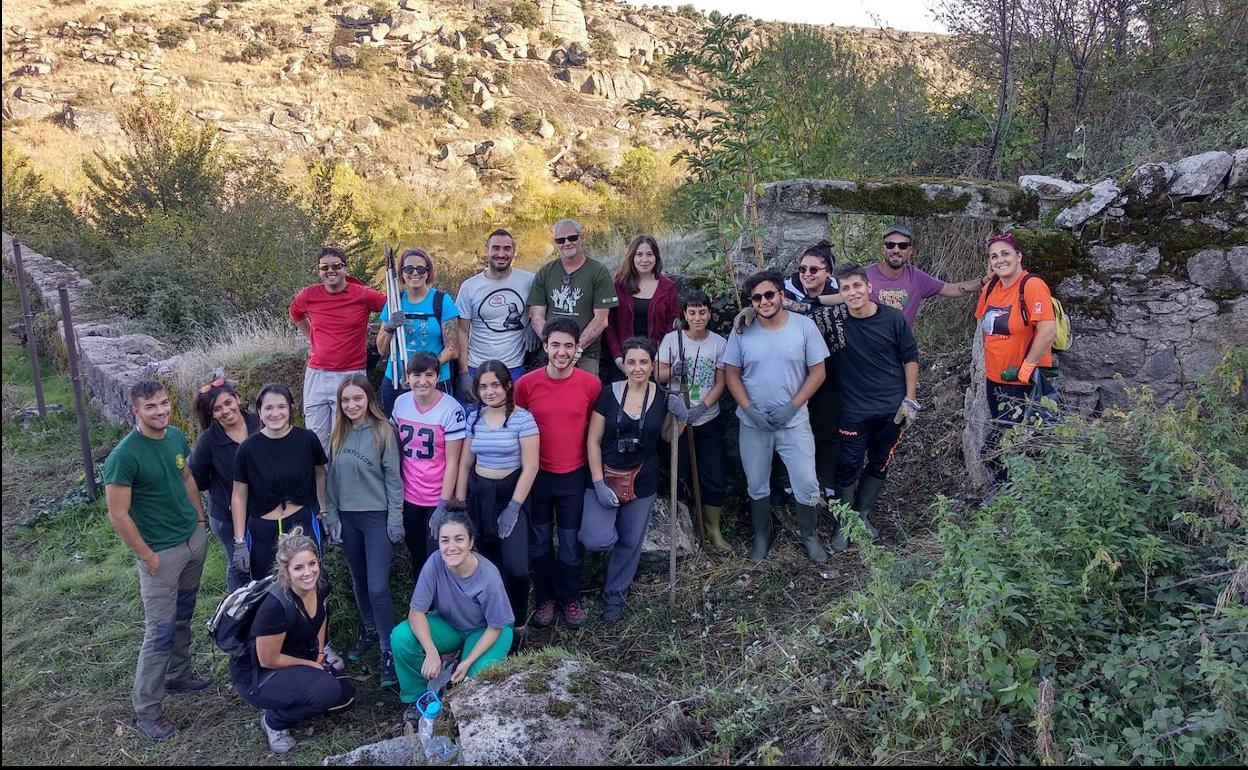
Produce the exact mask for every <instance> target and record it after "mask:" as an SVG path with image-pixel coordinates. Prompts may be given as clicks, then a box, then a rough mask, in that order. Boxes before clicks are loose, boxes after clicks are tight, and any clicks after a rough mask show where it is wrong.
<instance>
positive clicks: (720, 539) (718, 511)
mask: <svg viewBox="0 0 1248 770" xmlns="http://www.w3.org/2000/svg"><path fill="white" fill-rule="evenodd" d="M723 515H724V509H723V508H721V507H720V506H718V505H704V506H702V521H703V523H705V524H706V540H707V542H708V543H710V544H711V547H712V548H714V549H715V550H717V551H727V550H730V549H729V547H728V543H727V542H726V541H725V540H724V533H723V532H721V531H720V529H719V522H720V519H721V518H722V517H723Z"/></svg>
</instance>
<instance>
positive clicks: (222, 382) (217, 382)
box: [199, 377, 225, 393]
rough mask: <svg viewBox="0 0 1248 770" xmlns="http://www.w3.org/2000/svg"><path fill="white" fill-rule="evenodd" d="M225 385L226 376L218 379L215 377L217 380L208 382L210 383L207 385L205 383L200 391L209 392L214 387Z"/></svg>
mask: <svg viewBox="0 0 1248 770" xmlns="http://www.w3.org/2000/svg"><path fill="white" fill-rule="evenodd" d="M224 385H225V378H224V377H218V378H217V379H215V380H213V381H212V382H210V383H208V384H207V385H205V386H204V387H202V388H200V389H199V392H200V393H207V392H208V391H210V390H212V389H213V388H220V387H223V386H224Z"/></svg>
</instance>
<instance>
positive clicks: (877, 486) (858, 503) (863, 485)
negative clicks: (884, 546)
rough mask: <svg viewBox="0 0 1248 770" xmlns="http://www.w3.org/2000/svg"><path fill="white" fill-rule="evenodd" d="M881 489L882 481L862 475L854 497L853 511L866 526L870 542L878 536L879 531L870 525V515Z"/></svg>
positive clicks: (866, 474) (878, 478)
mask: <svg viewBox="0 0 1248 770" xmlns="http://www.w3.org/2000/svg"><path fill="white" fill-rule="evenodd" d="M883 488H884V479H882V478H880V477H879V476H872V475H871V474H870V473H864V474H862V478H861V479H859V480H858V492H857V494H856V495H855V496H854V510H856V511H858V513H859V515H861V516H862V523H863V524H864V525H865V526H866V528H867V535H868V536H869V537H870V538H871V539H872V540H876V539H878V538H879V536H880V531H879V530H878V529H876V528H875V525H874V524H872V523H871V513H872V511H873V510H875V499H876V498H877V497H879V496H880V490H881V489H883Z"/></svg>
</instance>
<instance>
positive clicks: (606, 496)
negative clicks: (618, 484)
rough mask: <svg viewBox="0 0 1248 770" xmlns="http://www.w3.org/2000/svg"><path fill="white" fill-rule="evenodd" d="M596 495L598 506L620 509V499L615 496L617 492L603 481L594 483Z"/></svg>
mask: <svg viewBox="0 0 1248 770" xmlns="http://www.w3.org/2000/svg"><path fill="white" fill-rule="evenodd" d="M594 495H595V496H597V498H598V504H599V505H601V506H602V507H603V508H618V507H619V506H620V498H618V497H616V496H615V492H614V491H613V490H612V489H611V487H609V486H607V482H605V481H603V480H602V479H599V480H597V481H595V482H594Z"/></svg>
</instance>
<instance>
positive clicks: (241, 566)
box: [230, 543, 251, 575]
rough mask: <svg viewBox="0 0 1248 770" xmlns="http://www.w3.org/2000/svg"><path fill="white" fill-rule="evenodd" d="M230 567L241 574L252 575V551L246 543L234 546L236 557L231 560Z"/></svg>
mask: <svg viewBox="0 0 1248 770" xmlns="http://www.w3.org/2000/svg"><path fill="white" fill-rule="evenodd" d="M230 566H231V567H233V568H234V569H236V570H238V571H239V572H242V573H245V574H247V575H250V574H251V550H250V549H248V548H247V544H246V543H235V544H234V556H233V557H232V558H231V559H230Z"/></svg>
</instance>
